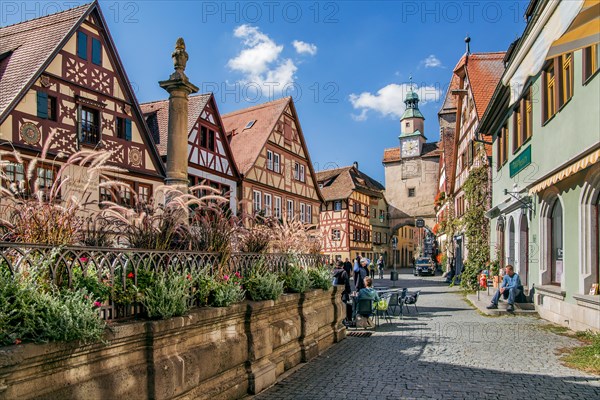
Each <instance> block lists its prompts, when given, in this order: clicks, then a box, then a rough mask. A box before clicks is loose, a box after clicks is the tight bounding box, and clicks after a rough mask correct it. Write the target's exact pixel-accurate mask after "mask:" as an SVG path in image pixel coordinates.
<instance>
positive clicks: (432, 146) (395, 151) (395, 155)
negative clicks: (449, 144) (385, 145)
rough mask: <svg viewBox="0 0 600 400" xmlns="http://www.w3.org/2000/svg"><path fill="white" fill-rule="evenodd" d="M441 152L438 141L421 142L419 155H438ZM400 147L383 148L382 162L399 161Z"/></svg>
mask: <svg viewBox="0 0 600 400" xmlns="http://www.w3.org/2000/svg"><path fill="white" fill-rule="evenodd" d="M440 154H441V150H440V148H439V142H434V143H423V148H422V149H421V157H439V156H440ZM400 159H401V157H400V147H392V148H389V149H385V150H383V162H384V163H390V162H397V161H400Z"/></svg>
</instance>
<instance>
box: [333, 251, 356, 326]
mask: <svg viewBox="0 0 600 400" xmlns="http://www.w3.org/2000/svg"><path fill="white" fill-rule="evenodd" d="M336 264H337V265H336V267H335V269H334V270H333V278H334V279H335V281H336V284H337V285H344V290H343V291H342V301H343V302H344V304H345V305H346V318H345V319H344V321H343V323H344V325H348V324H350V322H351V321H352V304H351V303H350V293H351V292H352V288H351V287H350V276H349V275H348V273H347V272H346V270H345V269H344V263H342V261H338V262H337V263H336Z"/></svg>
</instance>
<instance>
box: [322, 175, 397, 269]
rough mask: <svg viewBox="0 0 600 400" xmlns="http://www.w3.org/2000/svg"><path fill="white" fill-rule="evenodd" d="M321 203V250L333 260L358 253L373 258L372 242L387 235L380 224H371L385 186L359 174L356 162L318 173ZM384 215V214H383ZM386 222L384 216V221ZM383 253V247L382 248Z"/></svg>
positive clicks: (350, 256)
mask: <svg viewBox="0 0 600 400" xmlns="http://www.w3.org/2000/svg"><path fill="white" fill-rule="evenodd" d="M317 180H318V182H319V188H320V189H321V193H322V194H323V198H324V200H325V201H324V203H323V205H322V206H321V213H320V224H319V226H320V228H321V236H322V238H323V246H322V247H323V252H324V253H325V254H327V255H329V256H330V257H331V258H333V259H342V260H343V259H345V258H353V257H356V256H357V255H361V256H365V257H368V258H370V259H373V257H374V256H375V254H374V251H373V244H374V242H375V243H376V244H377V245H379V240H378V239H379V236H377V237H376V238H374V237H373V233H374V231H376V233H378V234H379V235H384V236H385V237H388V236H389V232H387V230H385V229H383V231H382V227H381V226H379V225H378V226H377V227H376V229H374V226H373V225H372V224H371V218H370V217H371V213H373V212H374V211H373V210H379V209H380V207H379V206H380V201H381V200H382V199H383V190H384V187H383V185H381V184H380V183H379V182H377V181H376V180H374V179H372V178H370V177H369V176H368V175H366V174H364V173H362V172H361V171H359V169H358V164H357V163H354V165H352V166H349V167H343V168H336V169H330V170H325V171H320V172H318V173H317ZM386 214H387V213H386ZM385 221H387V215H386V216H385V217H384V218H383V221H382V223H383V222H385ZM384 252H385V250H384Z"/></svg>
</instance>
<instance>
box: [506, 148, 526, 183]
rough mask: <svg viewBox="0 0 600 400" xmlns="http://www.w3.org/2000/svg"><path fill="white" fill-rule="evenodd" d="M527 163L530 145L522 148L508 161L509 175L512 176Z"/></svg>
mask: <svg viewBox="0 0 600 400" xmlns="http://www.w3.org/2000/svg"><path fill="white" fill-rule="evenodd" d="M529 164H531V145H529V146H527V148H526V149H525V150H523V151H522V152H521V154H519V155H518V156H517V157H516V158H515V159H514V160H512V161H511V162H510V164H509V169H510V177H511V178H512V177H513V176H515V175H516V174H518V173H519V172H521V171H523V170H524V169H525V167H527V166H528V165H529Z"/></svg>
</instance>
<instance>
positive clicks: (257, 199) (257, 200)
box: [252, 190, 262, 212]
mask: <svg viewBox="0 0 600 400" xmlns="http://www.w3.org/2000/svg"><path fill="white" fill-rule="evenodd" d="M252 204H253V206H254V207H253V210H254V212H260V211H261V210H262V193H261V192H260V191H258V190H254V201H253V202H252Z"/></svg>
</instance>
